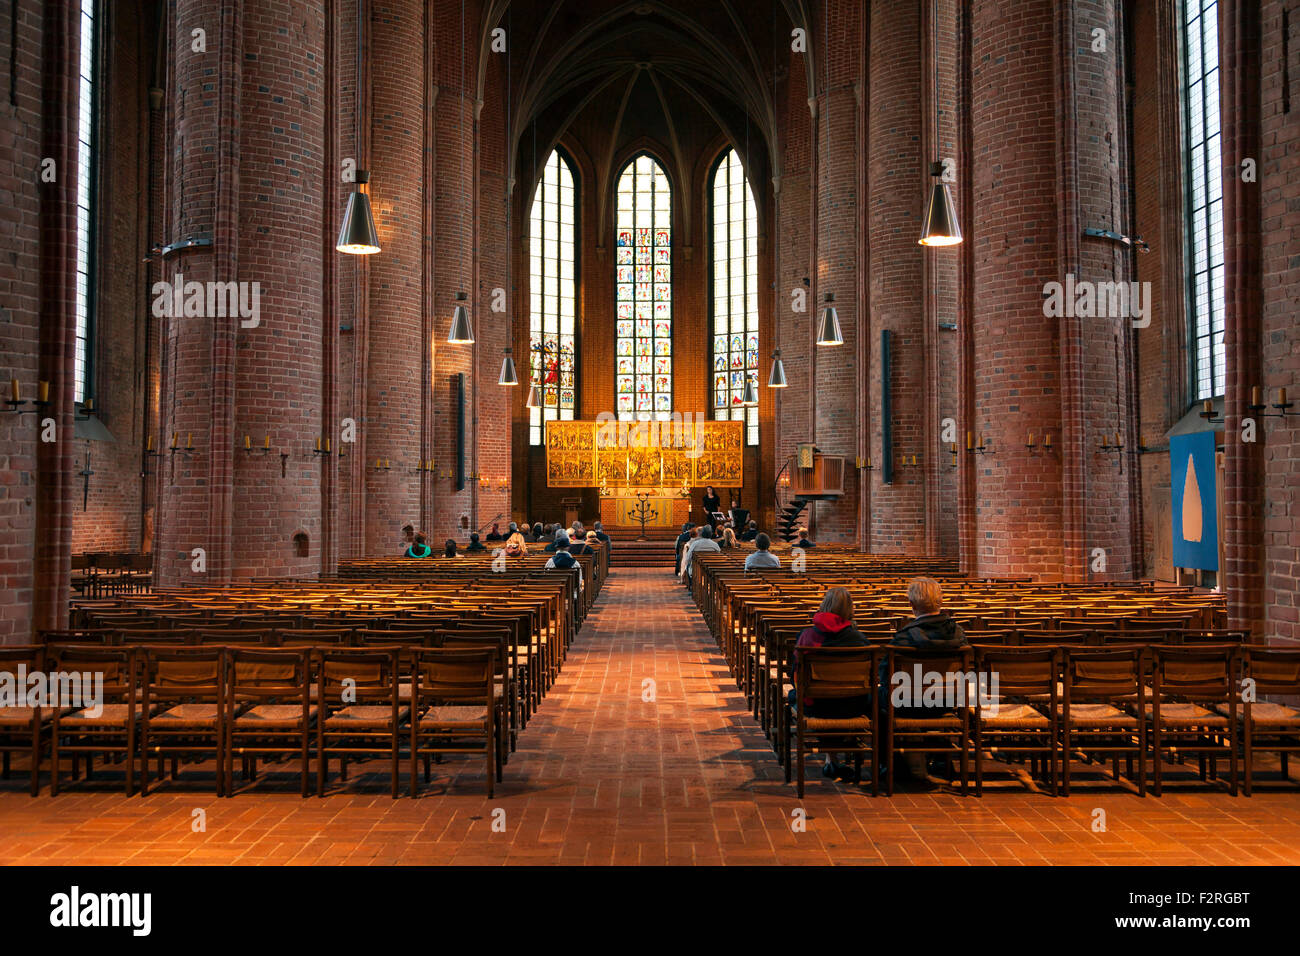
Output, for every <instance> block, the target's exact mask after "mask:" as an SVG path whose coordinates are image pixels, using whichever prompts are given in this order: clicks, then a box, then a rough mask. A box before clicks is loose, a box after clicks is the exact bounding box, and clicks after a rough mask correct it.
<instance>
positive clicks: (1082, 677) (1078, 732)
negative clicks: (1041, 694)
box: [1060, 645, 1150, 797]
mask: <svg viewBox="0 0 1300 956" xmlns="http://www.w3.org/2000/svg"><path fill="white" fill-rule="evenodd" d="M1061 653H1062V655H1063V656H1062V670H1063V672H1064V680H1063V691H1062V700H1061V704H1060V706H1061V718H1060V720H1061V756H1062V760H1063V764H1064V766H1063V773H1062V775H1061V780H1062V789H1063V792H1064V793H1065V795H1066V796H1067V797H1068V796H1069V795H1070V768H1071V763H1072V757H1073V755H1074V750H1075V748H1076V747H1078V748H1079V749H1080V750H1081V751H1084V752H1085V753H1087V754H1088V755H1092V754H1103V755H1109V756H1111V757H1112V758H1113V760H1114V770H1115V777H1116V779H1119V775H1120V774H1119V758H1120V757H1124V758H1126V759H1127V761H1128V763H1129V774H1130V776H1131V775H1132V761H1133V759H1134V758H1136V759H1137V764H1138V777H1137V788H1138V795H1139V796H1146V792H1147V791H1146V780H1147V776H1146V758H1147V720H1146V713H1147V696H1148V694H1149V692H1150V691H1149V689H1148V687H1147V684H1146V681H1145V679H1144V678H1145V676H1146V661H1147V650H1146V647H1145V646H1144V645H1129V646H1121V647H1106V648H1075V647H1066V648H1062V651H1061Z"/></svg>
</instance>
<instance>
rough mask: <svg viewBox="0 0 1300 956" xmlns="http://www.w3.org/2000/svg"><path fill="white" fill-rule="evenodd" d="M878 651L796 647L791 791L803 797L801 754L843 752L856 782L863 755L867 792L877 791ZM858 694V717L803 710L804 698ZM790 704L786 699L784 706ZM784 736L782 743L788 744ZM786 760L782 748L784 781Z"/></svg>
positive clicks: (829, 698)
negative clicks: (848, 756)
mask: <svg viewBox="0 0 1300 956" xmlns="http://www.w3.org/2000/svg"><path fill="white" fill-rule="evenodd" d="M880 654H881V652H880V651H879V650H878V649H876V648H874V647H862V648H859V647H812V648H803V649H801V650H799V651H797V667H798V670H797V672H796V680H795V692H794V696H795V706H794V708H793V714H792V721H791V723H792V725H793V727H792V729H793V732H794V737H795V739H796V740H797V743H796V745H795V755H794V762H795V773H796V779H797V784H796V787H797V790H798V793H799V796H800V797H803V795H804V758H805V756H806V755H807V754H809V753H822V752H824V751H829V752H837V751H838V752H843V753H851V754H853V770H854V777H855V779H856V780H861V776H862V761H863V758H867V759H868V760H869V761H870V766H871V793H872V796H875V795H876V794H877V793H879V792H880V778H879V772H878V767H877V759H876V755H877V754H878V753H879V734H878V730H877V724H876V719H875V714H876V711H877V706H876V679H877V672H878V671H879V669H880ZM852 698H862V699H863V701H862V703H863V708H862V709H863V711H864V712H863V713H862V714H861V715H860V716H847V717H834V716H823V717H819V716H814V715H811V714H809V712H808V705H807V699H811V700H813V701H814V705H813V706H814V707H816V706H818V705H821V706H823V707H824V706H825V703H824V702H827V701H833V700H845V699H852ZM789 706H790V705H789V704H788V703H787V704H786V707H789ZM788 740H789V738H788V737H787V743H786V746H787V747H788V746H789V742H788ZM790 771H791V768H790V758H789V754H788V752H787V755H786V768H785V779H786V783H789V782H790Z"/></svg>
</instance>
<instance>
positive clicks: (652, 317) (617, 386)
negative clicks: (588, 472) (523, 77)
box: [614, 154, 673, 419]
mask: <svg viewBox="0 0 1300 956" xmlns="http://www.w3.org/2000/svg"><path fill="white" fill-rule="evenodd" d="M672 236H673V232H672V188H671V187H670V186H669V185H668V177H667V175H665V174H664V170H663V167H662V166H660V165H659V164H658V163H657V162H655V161H654V159H653V158H651V157H650V156H647V155H645V154H642V155H640V156H638V157H636V158H635V159H634V160H632V161H631V162H630V163H628V164H627V166H625V167H624V168H623V174H622V175H621V176H620V177H619V179H618V209H617V212H616V214H615V256H616V258H615V260H614V269H615V275H614V300H615V303H616V308H617V311H616V318H615V355H614V362H615V366H614V371H615V375H614V392H615V400H616V401H617V403H618V404H617V411H618V417H619V418H622V419H631V418H636V419H650V418H667V417H668V416H669V415H670V414H672V410H673V272H672V269H673V264H672V262H673V260H672Z"/></svg>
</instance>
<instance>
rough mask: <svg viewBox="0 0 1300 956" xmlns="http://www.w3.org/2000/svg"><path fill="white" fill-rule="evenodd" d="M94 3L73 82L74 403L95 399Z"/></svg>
mask: <svg viewBox="0 0 1300 956" xmlns="http://www.w3.org/2000/svg"><path fill="white" fill-rule="evenodd" d="M98 12H99V10H98V3H97V0H81V18H80V31H81V63H80V70H79V74H80V75H79V78H78V83H77V290H76V301H75V310H76V320H77V336H76V345H75V349H74V361H75V362H76V377H75V383H74V399H75V401H77V402H78V403H80V402H84V401H85V400H86V399H87V398H91V397H93V396H92V395H90V394H89V392H90V384H91V377H92V374H93V372H94V368H93V366H92V363H91V342H92V340H93V335H94V318H95V316H94V297H93V295H92V286H93V283H94V278H95V270H94V262H95V174H96V160H97V156H96V151H97V149H98V144H97V143H96V141H95V130H96V126H97V119H98V115H97V114H98V106H99V103H98V99H99V90H98V89H97V88H96V82H95V80H96V65H97V63H98V56H99V50H98V43H97V40H96V36H97V30H96V24H97V16H96V15H97V14H98Z"/></svg>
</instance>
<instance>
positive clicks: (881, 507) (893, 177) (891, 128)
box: [841, 2, 934, 554]
mask: <svg viewBox="0 0 1300 956" xmlns="http://www.w3.org/2000/svg"><path fill="white" fill-rule="evenodd" d="M926 19H927V20H928V17H927V18H926ZM921 23H922V18H921V5H920V4H918V3H915V2H895V3H885V4H880V3H876V4H872V6H871V29H870V36H871V45H870V57H869V63H870V82H869V83H868V87H867V88H868V90H869V91H870V104H869V106H868V123H869V128H868V137H867V138H868V143H869V146H868V149H869V156H870V171H869V174H868V222H869V229H870V234H869V236H868V241H867V244H866V246H867V254H868V263H869V265H868V274H869V275H870V286H869V288H870V300H869V301H870V308H869V314H870V321H869V323H864V328H865V329H867V330H868V331H867V333H866V334H867V335H868V337H869V339H870V341H869V343H868V349H869V354H870V355H871V362H870V366H869V367H870V376H869V377H868V381H867V394H868V395H869V396H870V407H871V408H872V409H873V416H872V417H873V421H872V422H871V424H870V434H871V446H870V455H871V461H872V465H873V466H874V467H873V470H872V471H870V472H864V475H865V476H866V477H867V479H868V480H869V481H870V482H871V483H872V492H871V506H872V507H871V520H870V529H871V530H870V545H869V550H870V551H871V552H873V553H878V554H921V553H923V552H924V551H925V545H926V527H925V518H926V514H925V486H926V482H925V473H926V469H927V468H928V467H929V462H930V460H931V459H932V458H933V457H934V454H933V449H932V448H931V447H930V446H929V444H928V443H927V441H926V436H927V427H926V422H925V420H924V416H925V412H926V401H925V399H926V391H927V375H926V371H927V365H928V363H927V355H926V348H925V346H926V339H927V336H926V333H925V328H924V324H925V321H926V314H925V302H926V299H927V287H926V274H925V269H924V256H925V249H924V247H922V246H921V245H919V244H918V243H917V241H916V240H917V237H918V236H919V235H920V229H921V214H922V205H921V204H922V201H923V196H924V195H925V192H924V191H925V190H926V189H927V188H928V186H929V179H930V177H929V176H928V175H926V172H927V168H928V165H929V162H930V160H931V159H932V157H927V156H926V155H925V154H924V153H923V151H922V150H923V147H922V143H923V141H929V140H930V139H932V138H933V134H929V135H926V134H924V132H923V131H924V130H925V128H926V127H933V125H934V111H933V107H931V108H930V110H929V112H928V113H927V112H926V107H925V104H926V103H927V102H928V101H929V97H928V96H924V97H923V95H922V91H923V88H924V87H927V86H929V82H928V81H927V80H926V76H927V75H929V74H931V73H932V72H933V71H932V69H929V68H926V67H925V66H924V64H923V62H922V56H921V54H922V49H923V44H922V36H921ZM842 317H843V313H841V318H842ZM885 330H888V331H889V332H890V334H891V345H890V348H891V353H892V366H893V373H892V376H891V381H890V382H889V383H888V387H889V389H890V397H891V402H892V407H891V414H890V418H891V420H892V425H893V448H894V454H893V460H894V464H895V470H894V474H893V480H892V482H890V483H889V484H886V483H885V482H884V481H883V480H882V479H883V476H884V473H885V468H884V466H885V459H884V457H883V452H882V448H883V440H884V421H883V411H882V409H883V406H884V402H883V391H884V389H885V387H886V383H884V382H883V381H882V379H881V372H882V369H881V349H880V342H881V333H882V332H884V331H885ZM913 454H915V455H917V460H918V461H919V462H920V463H921V464H920V465H919V466H918V467H912V466H911V465H910V464H909V465H907V466H901V467H900V466H899V463H900V460H901V458H902V456H904V455H908V456H910V455H913ZM908 460H909V461H910V457H909V459H908Z"/></svg>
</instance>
